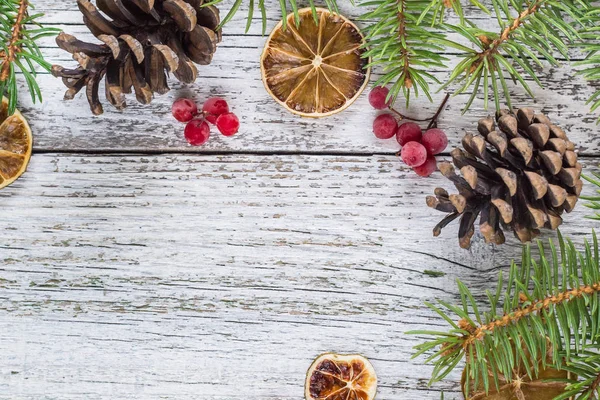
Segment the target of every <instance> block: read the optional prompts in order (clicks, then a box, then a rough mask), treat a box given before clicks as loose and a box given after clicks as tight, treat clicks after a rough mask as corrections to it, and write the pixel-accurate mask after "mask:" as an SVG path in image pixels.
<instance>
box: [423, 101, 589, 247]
mask: <svg viewBox="0 0 600 400" xmlns="http://www.w3.org/2000/svg"><path fill="white" fill-rule="evenodd" d="M496 125H497V128H496ZM477 130H478V131H479V133H480V134H481V135H472V134H470V133H469V134H466V135H465V137H464V138H463V140H462V146H463V148H464V150H462V149H459V148H456V149H454V150H453V151H452V152H451V155H452V160H453V163H454V166H453V165H452V164H451V163H449V162H442V163H440V164H439V169H440V171H441V173H442V174H443V175H444V176H445V177H446V178H448V179H450V180H451V181H452V183H454V186H456V188H457V189H458V194H448V192H447V191H446V190H444V189H442V188H437V189H435V192H434V194H435V196H428V197H427V205H428V206H429V207H432V208H435V209H436V210H439V211H443V212H446V213H449V214H448V215H447V216H446V217H445V218H444V219H443V220H442V221H440V223H438V224H437V225H436V227H435V228H434V229H433V235H434V236H438V235H439V234H440V233H441V230H442V228H444V227H445V226H446V225H448V224H449V223H450V222H452V221H453V220H455V219H457V218H459V217H460V227H459V232H458V238H459V243H460V246H461V247H462V248H465V249H466V248H469V247H470V245H471V237H472V236H473V234H474V233H475V227H474V226H475V221H476V219H477V217H478V216H479V230H480V231H481V233H482V235H483V237H484V238H485V241H486V243H496V244H502V243H504V240H505V238H504V233H503V231H502V228H504V229H510V230H512V231H513V232H514V234H515V236H516V237H517V238H518V239H519V240H521V242H528V241H530V240H531V239H532V238H534V237H535V236H537V235H539V233H540V231H539V229H540V228H550V229H557V228H558V226H559V225H560V224H561V223H562V218H561V215H562V213H563V211H566V212H570V211H571V210H572V209H573V208H574V207H575V203H576V202H577V200H578V198H579V195H580V193H581V189H582V186H583V182H582V180H581V179H580V176H581V164H580V163H579V162H577V153H575V151H574V150H575V145H574V144H573V143H572V142H570V141H569V139H568V138H567V135H566V134H565V132H564V131H563V130H562V129H561V128H559V127H558V126H556V125H553V124H552V122H551V121H550V119H548V117H546V116H545V115H543V114H535V113H534V111H533V110H532V109H530V108H522V109H519V110H517V111H516V114H515V113H513V112H510V111H508V110H503V111H500V112H498V113H497V114H496V120H495V121H494V119H493V118H492V117H487V118H483V119H481V120H479V123H478V126H477ZM455 167H456V168H458V169H459V170H460V175H462V176H460V175H458V174H457V173H456V169H455Z"/></svg>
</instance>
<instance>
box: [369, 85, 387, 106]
mask: <svg viewBox="0 0 600 400" xmlns="http://www.w3.org/2000/svg"><path fill="white" fill-rule="evenodd" d="M389 92H390V90H389V89H388V88H386V87H384V86H375V87H374V88H373V89H371V93H369V104H371V106H372V107H373V108H374V109H376V110H383V109H384V108H388V107H389V106H390V103H391V102H392V99H390V100H389V101H387V102H386V101H385V99H386V98H387V95H388V93H389Z"/></svg>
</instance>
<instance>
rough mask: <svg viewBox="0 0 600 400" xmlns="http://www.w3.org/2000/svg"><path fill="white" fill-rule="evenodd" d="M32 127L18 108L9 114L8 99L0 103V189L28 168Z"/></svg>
mask: <svg viewBox="0 0 600 400" xmlns="http://www.w3.org/2000/svg"><path fill="white" fill-rule="evenodd" d="M32 142H33V140H32V137H31V129H30V128H29V124H28V123H27V121H26V120H25V118H23V115H21V113H20V112H19V111H18V110H17V111H15V113H14V114H13V115H11V116H10V117H9V116H8V99H6V98H3V99H2V103H0V189H2V188H3V187H5V186H8V185H10V184H11V183H13V182H14V181H15V180H16V179H17V178H18V177H19V176H21V175H22V174H23V172H25V170H26V169H27V164H28V163H29V158H30V157H31V147H32Z"/></svg>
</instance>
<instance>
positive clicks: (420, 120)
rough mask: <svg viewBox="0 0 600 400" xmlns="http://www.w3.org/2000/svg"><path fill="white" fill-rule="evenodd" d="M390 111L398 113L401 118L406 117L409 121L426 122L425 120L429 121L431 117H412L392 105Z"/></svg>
mask: <svg viewBox="0 0 600 400" xmlns="http://www.w3.org/2000/svg"><path fill="white" fill-rule="evenodd" d="M390 111H391V112H393V113H394V114H396V115H397V116H399V117H400V119H401V120H402V119H406V120H409V121H417V122H425V121H429V120H430V119H431V118H423V119H419V118H411V117H409V116H407V115H404V114H402V113H401V112H400V111H398V110H396V109H394V108H392V106H390Z"/></svg>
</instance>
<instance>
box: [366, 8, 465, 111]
mask: <svg viewBox="0 0 600 400" xmlns="http://www.w3.org/2000/svg"><path fill="white" fill-rule="evenodd" d="M433 3H435V2H431V3H430V2H428V1H419V0H369V1H366V2H363V3H361V4H360V5H361V6H366V7H371V8H373V10H372V11H369V12H367V13H365V14H363V15H362V16H361V19H362V20H368V21H370V20H373V21H375V22H373V23H372V24H370V25H368V26H367V27H366V28H365V33H366V42H367V43H366V47H367V51H366V52H365V54H364V57H369V58H370V59H371V60H372V61H371V63H370V65H371V66H379V67H380V68H381V70H382V72H383V76H382V77H381V78H379V79H378V80H377V82H375V85H376V86H385V85H388V84H391V89H390V94H389V97H390V98H393V99H394V100H395V99H396V97H397V96H398V95H399V94H400V93H402V94H403V95H404V98H405V99H406V105H407V106H408V105H409V102H410V98H411V92H414V94H415V96H418V95H419V93H422V94H424V95H425V96H426V97H427V98H428V99H429V100H430V101H431V94H430V92H431V90H430V82H434V83H437V84H439V83H440V82H439V80H438V79H437V78H436V77H435V76H434V75H433V74H432V73H431V72H430V71H431V70H432V69H435V68H444V67H445V65H446V62H447V61H448V59H447V58H445V57H444V56H442V55H441V54H442V52H443V51H444V49H445V47H446V46H454V47H456V46H458V47H460V48H463V47H462V46H460V45H458V44H456V43H453V42H450V41H448V40H446V38H445V35H444V34H442V33H439V32H435V31H434V30H433V29H431V25H432V24H433V20H432V16H433V14H430V13H428V9H429V8H430V7H431V6H432V4H433ZM465 49H466V48H465Z"/></svg>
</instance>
